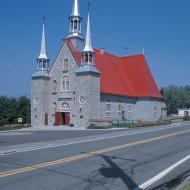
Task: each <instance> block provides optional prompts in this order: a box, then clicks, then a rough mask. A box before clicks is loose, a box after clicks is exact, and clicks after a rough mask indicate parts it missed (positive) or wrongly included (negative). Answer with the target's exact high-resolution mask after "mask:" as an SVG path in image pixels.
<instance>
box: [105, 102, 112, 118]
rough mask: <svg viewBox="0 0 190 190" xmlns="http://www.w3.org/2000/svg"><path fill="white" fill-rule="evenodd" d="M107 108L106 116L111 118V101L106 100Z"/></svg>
mask: <svg viewBox="0 0 190 190" xmlns="http://www.w3.org/2000/svg"><path fill="white" fill-rule="evenodd" d="M105 106H106V107H105V110H106V118H111V101H110V100H106V105H105Z"/></svg>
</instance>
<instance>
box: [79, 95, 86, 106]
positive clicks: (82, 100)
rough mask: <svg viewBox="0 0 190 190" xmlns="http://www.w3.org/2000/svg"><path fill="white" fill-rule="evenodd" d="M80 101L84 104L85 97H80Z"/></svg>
mask: <svg viewBox="0 0 190 190" xmlns="http://www.w3.org/2000/svg"><path fill="white" fill-rule="evenodd" d="M79 102H80V103H81V104H84V103H85V102H86V99H85V97H84V96H81V97H80V99H79Z"/></svg>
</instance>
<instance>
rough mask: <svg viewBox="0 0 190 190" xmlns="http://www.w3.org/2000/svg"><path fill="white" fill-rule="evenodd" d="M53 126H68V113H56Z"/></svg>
mask: <svg viewBox="0 0 190 190" xmlns="http://www.w3.org/2000/svg"><path fill="white" fill-rule="evenodd" d="M55 125H56V126H60V125H70V112H56V113H55Z"/></svg>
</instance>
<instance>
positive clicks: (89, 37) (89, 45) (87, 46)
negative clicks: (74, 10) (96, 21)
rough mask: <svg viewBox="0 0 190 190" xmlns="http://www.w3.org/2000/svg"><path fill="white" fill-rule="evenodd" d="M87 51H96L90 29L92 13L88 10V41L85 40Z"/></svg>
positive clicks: (85, 49)
mask: <svg viewBox="0 0 190 190" xmlns="http://www.w3.org/2000/svg"><path fill="white" fill-rule="evenodd" d="M83 51H85V52H94V50H93V48H92V41H91V30H90V15H89V12H88V20H87V29H86V41H85V48H84V50H83Z"/></svg>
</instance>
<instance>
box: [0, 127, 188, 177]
mask: <svg viewBox="0 0 190 190" xmlns="http://www.w3.org/2000/svg"><path fill="white" fill-rule="evenodd" d="M188 132H190V129H188V130H184V131H180V132H175V133H171V134H167V135H162V136H158V137H153V138H149V139H145V140H141V141H135V142H131V143H128V144H122V145H118V146H113V147H109V148H105V149H100V150H96V151H92V152H89V153H84V154H80V155H76V156H71V157H68V158H63V159H59V160H53V161H49V162H44V163H41V164H36V165H32V166H28V167H23V168H18V169H14V170H10V171H5V172H1V173H0V178H3V177H8V176H13V175H16V174H21V173H25V172H30V171H33V170H37V169H42V168H47V167H51V166H56V165H58V164H63V163H67V162H71V161H77V160H80V159H83V158H88V157H90V156H93V155H97V154H102V153H106V152H111V151H116V150H119V149H123V148H127V147H131V146H135V145H141V144H145V143H149V142H154V141H158V140H162V139H166V138H169V137H174V136H177V135H182V134H185V133H188Z"/></svg>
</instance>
